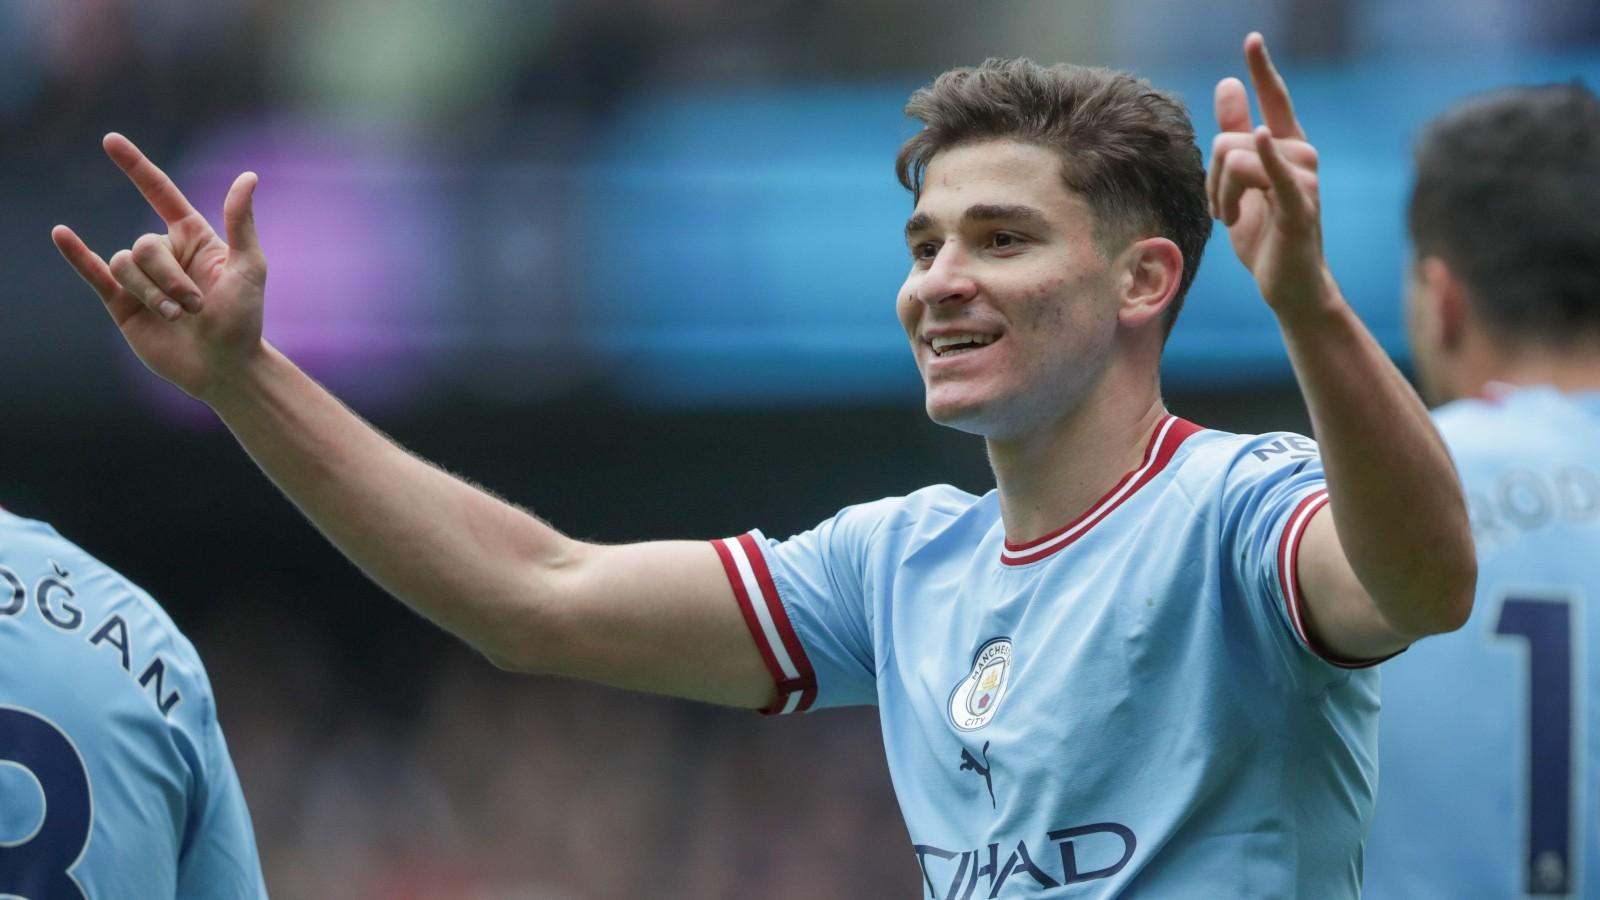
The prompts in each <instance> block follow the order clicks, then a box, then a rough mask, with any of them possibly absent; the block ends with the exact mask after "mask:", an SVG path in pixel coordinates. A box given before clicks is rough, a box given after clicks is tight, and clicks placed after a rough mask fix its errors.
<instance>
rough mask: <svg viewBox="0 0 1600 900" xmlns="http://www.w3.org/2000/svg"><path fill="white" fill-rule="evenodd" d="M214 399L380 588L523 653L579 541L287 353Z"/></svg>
mask: <svg viewBox="0 0 1600 900" xmlns="http://www.w3.org/2000/svg"><path fill="white" fill-rule="evenodd" d="M206 399H207V401H208V402H209V403H211V405H212V406H213V407H214V408H215V409H216V411H217V412H218V414H219V415H220V416H221V417H222V419H223V421H224V422H225V423H226V424H227V426H228V428H229V429H230V430H231V431H232V432H233V434H234V436H235V437H236V438H238V440H239V443H240V444H241V445H243V447H244V449H245V450H246V452H248V453H249V454H250V456H251V457H252V458H253V459H254V460H255V461H256V463H257V464H258V465H259V466H260V467H261V469H262V471H264V472H265V473H266V474H267V476H268V477H269V478H271V479H272V481H273V482H274V483H275V484H277V486H278V487H279V488H280V489H281V490H282V491H283V492H284V494H286V495H287V496H288V497H289V499H290V500H292V501H293V502H294V504H295V505H296V506H298V507H299V508H300V510H301V512H303V513H304V514H305V515H306V517H307V518H309V519H310V520H311V521H312V523H314V524H315V525H316V526H317V528H318V529H320V530H321V531H322V533H323V534H324V535H326V536H327V538H328V539H329V540H330V541H332V542H333V543H334V544H335V545H336V546H337V547H338V548H339V549H340V550H341V551H342V552H343V553H344V554H345V555H346V556H347V557H349V558H350V560H351V561H352V562H354V563H355V564H356V565H357V566H359V567H360V568H361V569H362V570H363V571H364V572H366V573H367V575H368V576H370V577H371V578H372V579H373V580H374V581H376V582H377V583H378V584H379V585H380V586H381V587H383V588H384V589H385V590H387V591H389V592H390V593H392V594H394V595H395V596H396V597H398V598H399V599H401V600H402V601H404V602H405V603H406V604H407V605H409V606H411V607H412V608H413V609H415V610H416V611H417V612H419V613H421V614H422V615H424V616H426V617H427V618H429V619H431V620H433V621H434V622H437V623H438V624H439V625H441V626H443V627H444V628H446V629H447V630H449V631H450V632H452V633H453V634H455V635H457V636H458V637H460V638H462V639H463V640H465V641H467V642H468V643H470V644H472V645H473V646H474V647H476V648H478V649H479V650H480V651H482V652H483V653H485V654H486V655H488V656H490V657H491V658H494V659H497V660H502V659H506V658H509V657H510V656H511V655H512V654H518V655H521V654H526V653H528V651H529V648H527V647H525V646H516V647H513V646H509V643H510V642H511V641H513V640H516V641H526V640H527V636H528V635H529V634H530V632H531V633H534V634H537V632H538V629H537V627H536V626H535V627H532V628H530V623H529V621H528V620H529V617H530V616H536V615H538V609H537V608H536V606H535V605H534V604H533V601H534V600H536V599H537V598H536V597H533V596H531V593H532V589H533V587H534V586H535V584H536V580H535V578H534V577H533V576H534V575H535V574H536V573H538V572H541V571H554V570H556V569H559V568H560V567H561V566H562V565H563V562H564V560H565V559H566V558H567V557H569V556H570V555H571V554H572V553H573V552H574V550H575V549H576V548H577V547H578V546H580V545H577V544H576V543H575V542H573V541H570V540H568V539H566V538H565V537H563V536H562V535H560V534H559V533H557V532H556V531H555V530H554V529H551V528H549V527H547V526H546V525H544V524H543V523H541V522H539V521H538V520H537V519H535V518H534V517H532V516H530V515H528V514H526V513H524V512H523V511H521V510H519V509H517V508H515V507H513V506H511V505H510V504H507V503H505V502H503V501H501V500H499V499H497V498H495V497H493V496H491V495H489V494H487V493H486V492H484V491H481V490H478V489H477V488H474V487H473V486H472V485H470V484H467V483H466V482H464V481H461V480H460V479H457V478H454V477H452V476H450V475H448V474H447V473H445V472H443V471H440V470H439V469H438V468H436V467H434V466H432V465H430V464H428V463H426V462H424V461H423V460H420V459H418V458H417V457H415V456H413V455H411V454H410V453H407V452H406V451H405V450H403V449H401V448H400V447H398V446H396V445H395V444H394V443H393V442H392V441H390V440H389V439H388V438H386V437H385V436H384V435H382V434H381V433H379V432H378V431H377V430H376V429H374V428H372V427H371V426H370V425H368V424H367V423H366V422H364V421H362V420H361V419H360V418H359V417H358V416H356V415H355V414H354V413H352V412H351V411H350V410H349V409H347V408H346V407H345V406H344V405H343V404H342V403H340V402H339V400H338V399H337V398H335V397H334V396H333V395H332V394H330V393H328V392H327V391H326V390H324V389H323V388H322V387H321V386H320V385H318V384H316V382H314V381H313V380H312V379H311V378H310V377H309V376H307V375H306V374H305V373H304V372H302V371H300V370H299V369H298V368H296V367H295V366H294V364H293V363H291V362H290V361H289V360H288V359H286V358H285V357H283V356H282V355H281V354H279V353H278V352H277V351H276V350H274V349H272V348H271V347H270V346H268V345H266V344H263V349H262V351H261V355H260V356H259V357H258V358H257V359H256V360H255V361H254V363H253V364H252V365H250V366H247V367H243V368H242V369H241V370H240V374H239V376H238V377H237V378H236V379H235V380H233V381H232V382H230V383H228V384H225V385H222V386H219V388H218V390H217V391H216V392H215V393H214V395H212V396H208V397H207V398H206Z"/></svg>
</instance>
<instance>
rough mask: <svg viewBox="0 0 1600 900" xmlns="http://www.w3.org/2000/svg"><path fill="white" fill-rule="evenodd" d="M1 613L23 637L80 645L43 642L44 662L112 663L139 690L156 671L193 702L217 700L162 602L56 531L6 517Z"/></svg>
mask: <svg viewBox="0 0 1600 900" xmlns="http://www.w3.org/2000/svg"><path fill="white" fill-rule="evenodd" d="M0 612H3V613H5V614H6V616H5V617H6V618H9V619H10V620H11V621H13V622H14V623H16V624H17V625H18V626H19V631H21V632H23V633H34V634H38V633H41V632H42V633H49V634H52V635H55V636H57V637H74V638H77V639H78V640H72V641H64V642H61V641H52V642H50V643H48V644H45V643H44V642H42V641H35V642H34V643H35V644H36V645H37V646H38V647H39V648H40V649H39V650H38V653H36V654H35V655H37V656H45V655H50V656H56V657H60V663H61V665H63V666H68V667H71V666H75V665H87V664H88V663H90V662H94V663H103V662H109V664H110V665H111V667H112V668H119V667H120V668H122V669H125V670H126V673H125V674H127V675H129V676H131V677H132V680H133V681H134V682H135V684H136V685H137V684H138V681H139V679H140V678H144V679H145V687H146V688H148V685H149V682H150V681H151V680H152V679H154V678H155V676H154V675H149V677H146V675H147V674H148V673H149V672H150V671H151V667H154V669H155V670H157V671H158V672H159V673H160V675H161V677H162V678H163V679H164V682H165V684H166V685H168V686H171V685H182V687H183V689H184V690H185V699H187V698H189V697H195V696H197V695H198V694H205V695H209V692H210V687H209V684H208V682H207V679H206V675H205V671H204V668H203V667H202V666H201V664H200V657H199V654H198V653H197V652H196V650H195V648H194V645H193V644H191V643H190V642H189V640H188V639H187V638H186V637H185V636H184V635H183V633H182V632H181V631H180V630H179V629H178V626H177V624H176V623H174V622H173V620H172V618H171V616H169V615H168V614H167V612H166V610H165V609H163V608H162V607H161V605H160V604H159V603H157V602H156V600H155V598H154V597H152V596H151V595H150V594H149V593H148V592H146V591H145V590H144V589H143V588H141V587H139V586H138V585H137V584H134V583H133V582H132V581H131V580H129V579H128V578H127V577H125V576H123V575H122V574H121V573H120V572H118V571H117V570H115V569H113V568H112V567H110V566H109V565H107V564H105V563H104V562H102V561H100V560H99V559H98V558H96V557H95V556H93V555H92V554H90V553H88V552H87V551H85V550H84V549H83V548H81V547H79V546H78V545H77V544H75V543H73V542H72V541H70V540H68V539H67V538H65V537H63V536H62V535H61V534H60V533H59V532H57V531H56V529H55V528H53V527H52V526H50V525H48V524H46V523H44V522H40V521H37V520H33V519H27V518H23V517H21V516H17V515H14V514H11V513H9V512H5V511H0ZM46 648H48V649H46ZM80 654H82V655H84V656H87V657H98V658H93V659H82V658H76V657H79V656H80Z"/></svg>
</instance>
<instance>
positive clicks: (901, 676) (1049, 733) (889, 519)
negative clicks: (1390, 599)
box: [716, 417, 1378, 900]
mask: <svg viewBox="0 0 1600 900" xmlns="http://www.w3.org/2000/svg"><path fill="white" fill-rule="evenodd" d="M1326 502H1327V493H1326V489H1325V486H1324V480H1323V473H1322V467H1321V463H1320V461H1319V459H1318V457H1317V453H1316V445H1315V444H1314V443H1313V442H1312V441H1310V440H1308V439H1306V438H1304V437H1301V436H1299V435H1292V434H1269V435H1264V436H1240V435H1232V434H1225V433H1221V432H1217V431H1208V430H1204V429H1201V428H1199V427H1198V426H1196V425H1193V424H1191V423H1188V422H1185V421H1183V420H1181V419H1177V418H1172V417H1168V418H1166V419H1165V420H1164V421H1163V422H1162V424H1161V426H1160V427H1159V428H1158V429H1157V431H1156V434H1155V435H1154V437H1153V438H1152V440H1151V443H1150V446H1149V448H1148V449H1147V451H1146V453H1145V457H1144V460H1143V462H1142V463H1141V464H1140V466H1139V467H1138V468H1136V469H1135V470H1134V471H1132V472H1129V473H1128V475H1127V476H1126V477H1125V478H1124V479H1123V480H1122V481H1121V482H1120V483H1119V484H1118V485H1117V486H1116V487H1115V488H1114V489H1113V490H1112V491H1111V492H1110V493H1108V494H1107V495H1106V496H1105V497H1103V498H1102V499H1101V500H1100V501H1098V502H1097V503H1096V504H1094V506H1093V507H1092V508H1091V509H1090V510H1088V511H1087V512H1085V513H1084V514H1083V515H1082V516H1080V517H1079V518H1078V519H1076V520H1075V521H1073V522H1072V523H1070V524H1068V525H1066V526H1065V527H1064V528H1062V529H1060V530H1059V531H1057V532H1055V533H1053V534H1051V535H1049V536H1046V537H1044V538H1041V539H1039V540H1036V541H1032V542H1030V543H1028V544H1014V543H1010V542H1008V541H1007V540H1006V536H1005V533H1004V527H1003V524H1002V522H1001V518H1000V510H999V502H998V497H997V495H996V494H995V493H994V492H990V493H989V494H987V495H985V496H982V497H975V496H972V495H971V494H967V493H965V492H962V491H960V490H957V489H955V488H953V487H948V486H936V487H930V488H926V489H924V490H921V491H917V492H915V493H913V494H911V495H910V496H907V497H902V498H893V499H887V500H882V501H878V502H876V503H869V504H866V505H862V506H855V507H850V508H848V509H845V510H844V511H842V512H840V513H839V514H838V515H837V516H835V517H834V518H832V519H830V520H828V521H826V522H824V523H822V524H821V525H819V526H818V527H817V528H815V529H813V530H811V531H808V532H806V533H804V534H801V535H799V536H796V537H794V538H791V539H790V540H787V541H783V542H778V541H773V540H768V539H766V538H764V537H762V535H761V534H760V533H759V532H751V533H749V534H746V535H744V536H741V537H738V538H733V539H728V540H723V541H718V542H716V546H717V550H718V553H719V554H720V555H721V557H722V560H723V564H724V566H725V568H726V569H727V572H728V575H729V579H730V581H731V582H732V583H733V586H734V593H735V594H736V595H737V597H738V598H739V602H740V605H741V608H742V609H743V610H744V614H745V617H746V620H747V623H748V624H749V625H750V628H751V631H752V633H753V634H754V635H755V636H756V640H757V644H758V645H759V646H760V648H761V652H762V655H763V656H764V657H765V659H766V661H767V664H768V666H769V668H770V669H771V670H772V673H773V677H774V679H775V680H776V681H777V682H778V685H779V698H778V700H777V703H776V705H775V707H774V708H773V709H772V710H770V711H772V712H796V711H804V710H807V709H814V708H820V707H826V706H839V705H846V704H876V705H877V706H878V708H879V714H880V720H881V722H882V727H883V739H884V748H885V751H886V753H887V756H888V762H889V771H890V775H891V778H892V780H893V782H894V786H895V792H896V795H897V796H898V799H899V801H900V806H901V810H902V812H903V814H904V816H905V820H906V826H907V829H908V831H909V832H910V836H911V840H912V843H913V844H914V847H913V850H914V852H915V854H916V859H917V862H918V865H919V866H920V869H921V872H922V875H923V881H924V884H923V889H924V893H925V895H926V896H927V897H930V898H950V900H971V898H984V897H1072V898H1081V897H1109V896H1117V895H1121V896H1138V897H1163V898H1164V897H1207V898H1212V897H1218V898H1220V897H1228V898H1235V897H1241V898H1242V897H1249V898H1275V897H1277V898H1303V897H1316V898H1319V900H1326V898H1351V897H1356V896H1357V895H1358V894H1359V892H1360V872H1361V839H1362V836H1363V834H1364V833H1365V830H1366V826H1367V822H1368V819H1369V816H1370V813H1371V809H1372V795H1373V787H1374V781H1375V776H1376V765H1377V759H1376V757H1377V712H1378V697H1377V682H1376V673H1375V672H1373V671H1371V670H1369V669H1361V668H1351V667H1343V666H1339V665H1335V664H1332V663H1330V662H1328V661H1325V660H1324V659H1322V658H1320V657H1319V656H1318V655H1317V654H1316V653H1315V652H1314V651H1313V650H1312V649H1311V648H1310V646H1309V645H1308V643H1307V641H1306V639H1305V637H1304V632H1303V630H1302V628H1301V627H1300V624H1299V623H1300V618H1299V611H1298V605H1297V604H1298V586H1297V582H1296V575H1295V560H1296V556H1297V550H1298V544H1299V539H1300V536H1301V535H1302V534H1303V532H1304V528H1305V525H1306V523H1307V522H1308V521H1309V520H1310V518H1311V516H1312V515H1314V514H1315V513H1316V511H1317V510H1319V509H1320V508H1322V506H1323V505H1324V504H1326Z"/></svg>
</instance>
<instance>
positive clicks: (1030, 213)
mask: <svg viewBox="0 0 1600 900" xmlns="http://www.w3.org/2000/svg"><path fill="white" fill-rule="evenodd" d="M961 219H962V221H964V222H992V221H996V220H1004V221H1008V222H1017V223H1020V224H1024V225H1032V226H1034V227H1036V228H1046V227H1048V224H1049V223H1048V222H1046V221H1045V217H1044V213H1042V212H1040V211H1039V210H1037V209H1035V208H1033V207H1031V206H1022V205H1020V204H999V203H975V204H973V205H972V206H969V207H967V211H966V212H964V213H962V214H961ZM932 228H933V216H930V215H928V214H927V213H925V212H919V213H917V214H915V215H913V216H912V217H911V218H909V219H907V220H906V234H907V235H913V234H920V233H922V232H924V231H929V230H931V229H932Z"/></svg>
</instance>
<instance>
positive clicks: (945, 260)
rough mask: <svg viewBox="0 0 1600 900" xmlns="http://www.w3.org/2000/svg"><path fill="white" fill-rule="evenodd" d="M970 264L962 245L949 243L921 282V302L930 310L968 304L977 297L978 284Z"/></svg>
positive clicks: (918, 289)
mask: <svg viewBox="0 0 1600 900" xmlns="http://www.w3.org/2000/svg"><path fill="white" fill-rule="evenodd" d="M968 262H969V260H968V259H967V257H966V254H965V253H964V252H963V251H962V249H961V246H960V245H959V244H958V243H956V242H955V241H946V242H945V244H944V246H942V247H940V248H939V253H938V255H936V256H935V257H934V258H933V263H932V264H931V265H929V266H928V268H927V270H926V271H925V272H923V273H922V278H921V280H919V281H918V282H917V290H916V295H917V299H918V300H921V301H922V302H923V303H926V304H927V305H929V306H939V305H942V304H945V303H965V302H967V301H969V300H971V299H972V298H973V297H975V296H977V294H978V284H977V282H976V281H974V280H973V279H972V275H971V274H970V272H969V271H968Z"/></svg>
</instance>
